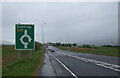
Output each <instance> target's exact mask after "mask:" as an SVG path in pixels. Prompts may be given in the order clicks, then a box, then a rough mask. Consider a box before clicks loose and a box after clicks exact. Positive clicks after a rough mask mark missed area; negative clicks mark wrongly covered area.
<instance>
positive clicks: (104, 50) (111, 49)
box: [57, 47, 120, 56]
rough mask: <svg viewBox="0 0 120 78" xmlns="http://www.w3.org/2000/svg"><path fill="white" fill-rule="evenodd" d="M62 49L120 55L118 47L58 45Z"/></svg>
mask: <svg viewBox="0 0 120 78" xmlns="http://www.w3.org/2000/svg"><path fill="white" fill-rule="evenodd" d="M57 48H59V49H62V50H67V51H72V52H80V53H89V54H98V55H109V56H120V53H118V52H119V50H118V48H117V47H98V48H97V49H95V48H75V47H69V49H68V48H66V47H57Z"/></svg>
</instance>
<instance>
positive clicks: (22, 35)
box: [15, 24, 35, 59]
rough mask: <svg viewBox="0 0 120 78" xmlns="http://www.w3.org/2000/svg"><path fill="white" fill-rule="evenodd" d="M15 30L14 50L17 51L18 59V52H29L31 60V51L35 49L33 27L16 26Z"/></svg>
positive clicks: (29, 25) (31, 25)
mask: <svg viewBox="0 0 120 78" xmlns="http://www.w3.org/2000/svg"><path fill="white" fill-rule="evenodd" d="M15 29H16V30H15V32H16V33H15V36H16V38H15V49H16V50H18V59H20V57H21V54H20V50H30V59H32V51H31V50H34V49H35V42H34V25H33V24H16V25H15Z"/></svg>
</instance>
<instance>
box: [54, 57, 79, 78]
mask: <svg viewBox="0 0 120 78" xmlns="http://www.w3.org/2000/svg"><path fill="white" fill-rule="evenodd" d="M52 56H53V57H54V58H55V59H56V60H57V61H58V62H59V63H60V64H61V65H62V66H63V67H64V68H65V69H66V70H68V71H69V72H70V73H71V74H72V75H73V76H74V77H75V78H78V77H77V76H76V75H75V74H74V73H73V72H72V71H71V70H70V69H69V68H67V67H66V66H65V65H64V64H63V63H62V62H61V61H60V60H59V59H57V58H56V57H55V56H54V55H52Z"/></svg>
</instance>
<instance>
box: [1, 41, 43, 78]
mask: <svg viewBox="0 0 120 78" xmlns="http://www.w3.org/2000/svg"><path fill="white" fill-rule="evenodd" d="M35 45H36V46H37V47H36V49H35V50H34V51H32V59H30V51H28V50H27V51H20V54H21V55H20V58H18V51H17V50H15V46H14V45H3V46H2V68H3V69H2V75H3V76H35V75H36V72H37V69H38V68H39V67H40V66H41V65H42V61H43V58H44V52H41V46H40V44H39V43H36V44H35Z"/></svg>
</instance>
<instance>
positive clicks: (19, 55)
mask: <svg viewBox="0 0 120 78" xmlns="http://www.w3.org/2000/svg"><path fill="white" fill-rule="evenodd" d="M20 57H21V54H20V51H19V50H18V60H20Z"/></svg>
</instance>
